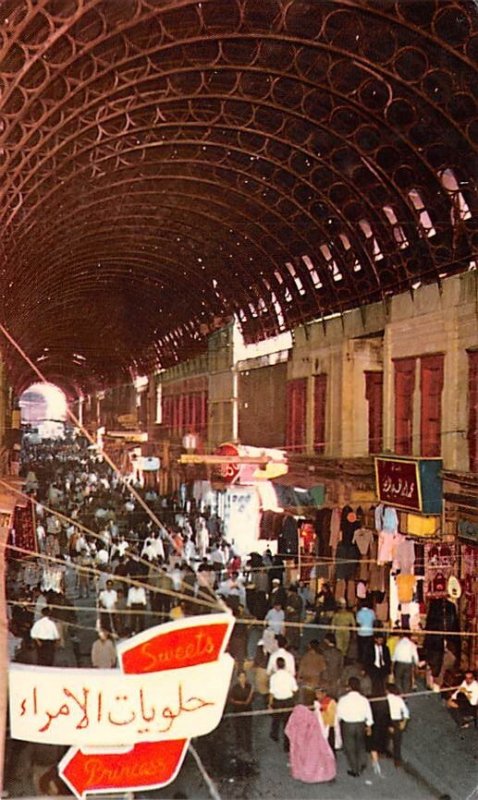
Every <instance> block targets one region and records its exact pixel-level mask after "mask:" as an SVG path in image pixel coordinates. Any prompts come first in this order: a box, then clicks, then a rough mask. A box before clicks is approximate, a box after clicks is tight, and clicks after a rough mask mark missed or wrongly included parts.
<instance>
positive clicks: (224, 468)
mask: <svg viewBox="0 0 478 800" xmlns="http://www.w3.org/2000/svg"><path fill="white" fill-rule="evenodd" d="M214 455H215V456H237V457H238V458H239V450H238V449H237V447H236V445H234V444H221V445H219V447H216V449H215V450H214ZM239 471H240V467H239V464H216V465H215V466H214V469H213V473H212V476H211V477H212V480H213V481H217V482H221V483H235V482H236V481H237V479H238V477H239Z"/></svg>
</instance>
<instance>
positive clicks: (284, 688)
mask: <svg viewBox="0 0 478 800" xmlns="http://www.w3.org/2000/svg"><path fill="white" fill-rule="evenodd" d="M276 666H277V671H276V672H274V674H273V675H271V679H270V682H269V708H270V709H271V710H272V709H273V710H274V711H276V712H277V713H275V714H272V722H271V730H270V734H269V736H270V737H271V739H273V740H274V741H275V742H278V741H279V731H280V728H281V726H282V728H283V729H285V726H286V725H287V720H288V719H289V717H290V715H291V712H292V707H293V705H294V695H295V693H296V692H297V691H298V688H299V687H298V686H297V681H296V679H295V678H294V676H293V675H291V674H290V672H287V670H286V668H285V661H284V659H283V658H278V659H277V665H276ZM284 709H288V710H287V711H285V710H284ZM283 736H284V750H285V752H288V750H289V740H288V738H287V736H286V735H285V733H284V734H283Z"/></svg>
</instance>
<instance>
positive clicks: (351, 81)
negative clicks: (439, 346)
mask: <svg viewBox="0 0 478 800" xmlns="http://www.w3.org/2000/svg"><path fill="white" fill-rule="evenodd" d="M0 20H1V24H0V195H1V203H0V226H1V227H0V230H1V240H0V270H1V276H2V282H1V294H0V322H2V323H3V324H4V325H5V326H6V328H7V329H8V331H10V333H11V334H12V336H13V337H14V338H15V339H16V340H17V341H18V342H19V343H20V344H21V345H22V347H23V348H24V349H25V351H26V352H27V353H28V355H29V356H30V357H31V358H32V359H33V360H34V361H35V363H37V364H38V367H40V368H41V369H42V371H43V372H44V374H45V375H46V376H47V377H48V378H49V379H50V380H52V381H53V382H55V383H57V384H59V385H63V387H65V388H66V389H67V391H74V390H76V389H77V388H80V387H81V388H83V389H85V388H86V389H88V388H91V387H94V386H104V385H107V384H110V383H112V382H114V381H117V380H121V379H122V378H124V376H126V375H129V374H131V372H133V373H143V372H145V371H148V370H150V369H152V368H153V367H155V366H158V365H162V366H167V365H169V364H171V363H175V362H176V361H178V360H181V359H183V358H186V357H189V356H190V355H192V354H194V353H196V352H198V350H199V349H200V348H201V346H203V343H204V337H205V335H206V334H207V333H208V331H210V330H213V329H215V328H217V327H218V326H220V325H222V324H224V322H225V321H226V320H228V319H230V317H231V315H233V314H235V315H237V317H238V318H239V320H240V322H241V324H242V327H243V331H244V334H245V336H246V338H247V340H249V341H254V340H258V339H260V338H264V337H266V336H269V335H272V334H275V333H278V332H279V331H282V330H285V329H288V328H291V327H293V326H296V325H298V324H301V323H302V322H304V321H307V320H311V319H314V318H320V317H323V316H326V315H327V314H330V313H333V312H343V311H345V310H346V309H349V308H352V307H356V306H360V305H364V304H366V303H370V302H373V301H378V300H381V299H383V298H384V297H386V296H387V295H390V294H392V293H396V292H399V291H403V290H406V289H408V288H413V287H416V286H417V284H419V283H420V282H429V281H436V280H438V281H439V280H441V278H443V277H444V276H446V275H449V274H452V273H454V272H457V271H460V270H465V269H469V268H470V265H471V267H473V263H474V259H475V258H476V251H477V245H478V227H477V225H478V198H477V186H476V176H477V175H478V169H477V166H478V163H477V158H476V155H477V150H476V148H477V142H478V115H477V108H476V98H477V92H478V70H477V58H478V10H477V5H476V3H474V2H473V0H397V1H396V2H393V0H202V2H198V0H0ZM0 346H1V343H0ZM6 352H7V358H8V360H9V363H10V366H11V372H12V376H13V380H14V382H15V384H16V386H17V388H18V389H21V388H24V387H25V385H27V384H28V383H29V382H30V378H31V371H30V368H29V367H27V366H26V365H25V362H23V361H22V359H21V358H19V357H18V356H16V355H15V354H14V353H13V351H12V350H11V349H10V348H7V351H6Z"/></svg>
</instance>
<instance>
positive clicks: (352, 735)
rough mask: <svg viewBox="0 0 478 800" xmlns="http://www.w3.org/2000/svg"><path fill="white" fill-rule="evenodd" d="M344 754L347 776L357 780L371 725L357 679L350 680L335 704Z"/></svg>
mask: <svg viewBox="0 0 478 800" xmlns="http://www.w3.org/2000/svg"><path fill="white" fill-rule="evenodd" d="M337 719H338V721H339V722H340V729H341V732H342V740H343V745H344V752H345V755H346V758H347V761H348V764H349V767H350V769H349V770H348V775H352V776H353V777H354V778H357V777H358V776H359V775H360V773H361V772H363V770H364V769H365V765H366V754H365V734H367V735H370V733H371V728H372V725H373V717H372V709H371V708H370V703H369V701H368V700H367V698H366V697H364V695H363V694H361V693H360V681H359V679H358V678H354V677H352V678H350V680H349V686H348V691H347V693H346V694H344V695H343V696H342V697H341V698H340V699H339V701H338V703H337Z"/></svg>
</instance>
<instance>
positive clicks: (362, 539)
mask: <svg viewBox="0 0 478 800" xmlns="http://www.w3.org/2000/svg"><path fill="white" fill-rule="evenodd" d="M352 542H353V544H356V545H357V547H358V549H359V551H360V555H361V556H366V555H367V554H368V553H369V552H370V548H371V545H372V542H373V533H372V531H370V530H368V529H367V528H357V530H356V531H355V533H354V536H353V539H352Z"/></svg>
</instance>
